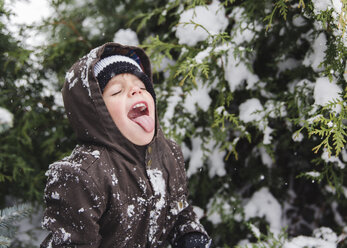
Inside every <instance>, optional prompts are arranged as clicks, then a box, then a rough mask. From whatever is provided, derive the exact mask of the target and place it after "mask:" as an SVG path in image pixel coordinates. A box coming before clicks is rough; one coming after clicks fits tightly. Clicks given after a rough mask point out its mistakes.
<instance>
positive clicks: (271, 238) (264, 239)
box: [235, 222, 288, 248]
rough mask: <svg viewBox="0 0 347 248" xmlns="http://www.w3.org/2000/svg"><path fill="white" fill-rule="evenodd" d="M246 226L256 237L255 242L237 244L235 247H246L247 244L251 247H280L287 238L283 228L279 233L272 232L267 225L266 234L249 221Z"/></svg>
mask: <svg viewBox="0 0 347 248" xmlns="http://www.w3.org/2000/svg"><path fill="white" fill-rule="evenodd" d="M246 226H247V228H248V229H249V230H250V231H251V233H252V234H253V235H254V237H255V238H256V239H257V243H252V244H247V245H246V246H242V245H241V246H239V245H237V246H235V248H246V247H249V245H252V248H282V247H283V245H284V243H285V242H286V240H288V234H287V231H286V229H285V228H283V229H282V230H281V232H280V233H279V234H274V233H273V232H271V231H270V229H269V227H267V229H268V230H267V234H264V233H261V232H260V230H259V229H258V228H257V227H256V226H255V225H254V224H252V223H250V222H249V223H246Z"/></svg>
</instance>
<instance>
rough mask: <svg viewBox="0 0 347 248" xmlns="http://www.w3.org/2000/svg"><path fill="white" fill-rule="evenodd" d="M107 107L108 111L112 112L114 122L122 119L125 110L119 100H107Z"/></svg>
mask: <svg viewBox="0 0 347 248" xmlns="http://www.w3.org/2000/svg"><path fill="white" fill-rule="evenodd" d="M105 103H106V107H107V110H108V112H109V113H110V115H111V117H112V119H113V121H114V122H117V121H119V119H121V117H122V114H123V112H124V111H123V110H122V105H121V104H120V102H119V101H115V100H113V101H112V100H109V101H106V102H105Z"/></svg>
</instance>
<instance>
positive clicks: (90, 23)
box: [82, 15, 105, 37]
mask: <svg viewBox="0 0 347 248" xmlns="http://www.w3.org/2000/svg"><path fill="white" fill-rule="evenodd" d="M103 21H104V20H103V17H102V16H101V15H99V16H97V17H96V18H94V17H89V16H87V17H86V18H84V20H83V22H82V26H83V28H84V29H85V30H87V31H88V32H89V35H90V36H91V37H95V36H103V30H104V28H105V27H104V23H103Z"/></svg>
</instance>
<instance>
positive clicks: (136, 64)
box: [94, 51, 156, 101]
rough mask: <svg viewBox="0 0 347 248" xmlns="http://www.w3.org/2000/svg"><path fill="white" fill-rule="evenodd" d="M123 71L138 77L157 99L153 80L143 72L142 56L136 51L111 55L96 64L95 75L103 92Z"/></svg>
mask: <svg viewBox="0 0 347 248" xmlns="http://www.w3.org/2000/svg"><path fill="white" fill-rule="evenodd" d="M122 73H130V74H133V75H135V76H136V77H138V78H139V79H140V80H141V81H142V82H143V83H144V84H145V87H146V90H147V91H148V92H149V93H150V94H151V95H152V97H153V99H154V101H155V99H156V98H155V93H154V89H153V85H152V82H151V80H150V79H149V77H148V76H147V75H146V73H144V72H143V70H142V67H141V61H140V58H139V57H138V56H137V55H136V54H135V53H134V52H132V51H129V53H128V54H127V55H110V56H108V57H105V58H102V59H101V60H99V61H98V62H97V63H96V64H95V66H94V75H95V77H96V79H97V80H98V83H99V87H100V90H101V92H103V91H104V89H105V87H106V84H107V83H108V82H109V81H110V80H111V78H113V77H114V76H116V75H118V74H122Z"/></svg>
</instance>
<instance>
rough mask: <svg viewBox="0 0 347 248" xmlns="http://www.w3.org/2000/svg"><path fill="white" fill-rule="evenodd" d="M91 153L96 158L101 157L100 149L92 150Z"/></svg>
mask: <svg viewBox="0 0 347 248" xmlns="http://www.w3.org/2000/svg"><path fill="white" fill-rule="evenodd" d="M91 154H92V156H93V157H94V158H100V151H98V150H94V151H92V153H91Z"/></svg>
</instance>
